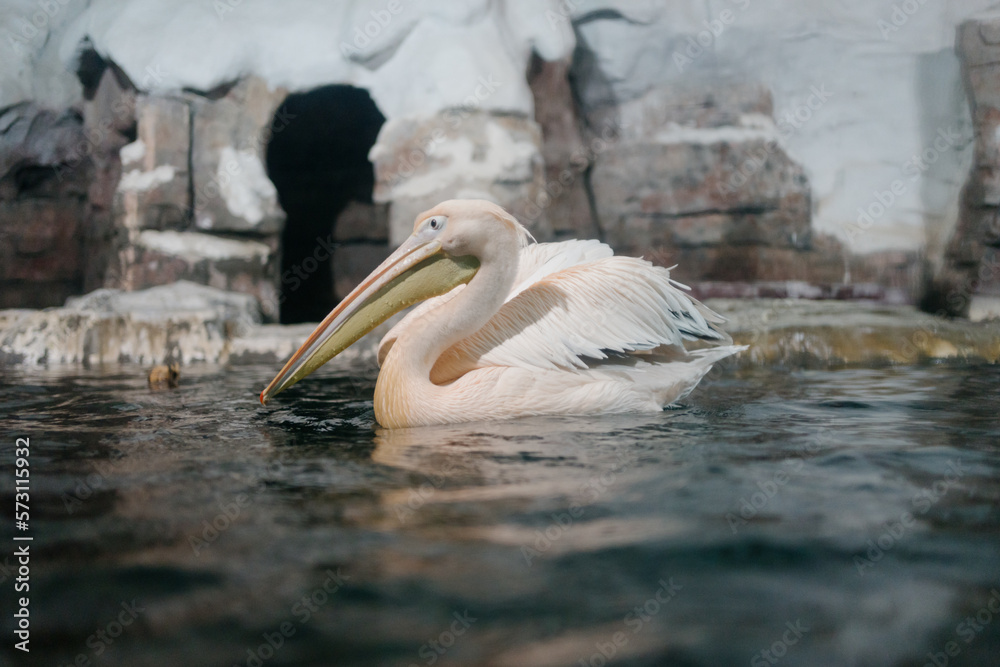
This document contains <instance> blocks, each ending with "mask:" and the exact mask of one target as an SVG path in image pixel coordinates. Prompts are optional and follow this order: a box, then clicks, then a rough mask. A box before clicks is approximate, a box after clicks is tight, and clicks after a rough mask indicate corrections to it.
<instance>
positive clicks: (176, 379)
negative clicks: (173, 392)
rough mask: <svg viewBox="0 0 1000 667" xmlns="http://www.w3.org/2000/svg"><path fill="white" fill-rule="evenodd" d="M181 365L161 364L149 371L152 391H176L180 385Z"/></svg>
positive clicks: (175, 363)
mask: <svg viewBox="0 0 1000 667" xmlns="http://www.w3.org/2000/svg"><path fill="white" fill-rule="evenodd" d="M180 378H181V365H180V364H178V363H177V362H174V363H172V364H170V365H169V366H167V365H166V364H160V365H158V366H153V370H151V371H149V388H150V389H174V388H175V387H177V385H178V384H180Z"/></svg>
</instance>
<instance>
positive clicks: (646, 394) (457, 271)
mask: <svg viewBox="0 0 1000 667" xmlns="http://www.w3.org/2000/svg"><path fill="white" fill-rule="evenodd" d="M530 238H531V237H530V234H529V233H528V231H527V230H526V229H525V228H524V227H523V226H522V225H521V224H520V223H519V222H518V221H517V220H516V219H515V218H514V217H513V216H512V215H510V214H509V213H508V212H507V211H505V210H504V209H502V208H501V207H499V206H497V205H496V204H492V203H490V202H487V201H481V200H451V201H446V202H443V203H441V204H438V205H437V206H435V207H434V208H432V209H430V210H429V211H427V212H425V213H422V214H421V215H419V216H417V220H416V222H415V224H414V227H413V234H412V235H411V236H410V237H409V238H408V239H407V240H406V241H405V242H403V244H402V245H401V246H400V247H399V248H398V249H397V250H396V251H395V252H394V253H392V254H391V255H390V256H389V258H388V259H386V260H385V261H384V262H383V263H382V264H381V265H380V266H379V267H378V268H377V269H375V270H374V271H373V272H372V273H371V275H369V276H368V277H367V278H365V279H364V281H362V282H361V284H360V285H358V287H357V288H356V289H355V290H354V291H353V292H351V293H350V294H348V295H347V296H346V297H345V298H344V300H343V301H341V302H340V304H338V305H337V307H336V308H334V309H333V311H332V312H331V313H330V314H329V315H327V316H326V319H324V320H323V321H322V322H321V323H320V325H319V326H318V327H316V330H315V331H313V333H312V335H310V336H309V338H308V339H307V340H306V342H305V343H303V345H302V347H301V348H299V350H298V351H297V352H296V353H295V354H294V355H292V358H291V359H289V361H288V363H287V364H285V367H284V368H282V369H281V372H280V373H278V375H277V376H276V377H275V378H274V380H272V381H271V384H269V385H268V386H267V388H266V389H264V391H263V392H261V395H260V400H261V403H266V402H267V401H268V400H269V399H270V398H271V397H272V396H274V395H275V394H277V393H279V392H281V391H283V390H285V389H287V388H288V387H290V386H291V385H293V384H295V383H296V382H298V381H299V380H301V379H302V378H304V377H306V376H307V375H309V374H310V373H312V372H313V371H315V370H316V369H317V368H319V367H320V366H322V365H323V364H324V363H326V362H327V361H329V360H330V359H331V358H333V357H334V356H336V355H337V354H339V353H340V352H342V351H343V350H345V349H346V348H347V347H348V346H350V345H351V344H353V343H354V342H355V341H357V340H358V339H359V338H360V337H361V336H363V335H364V334H365V333H367V332H369V331H371V330H372V329H374V328H375V327H376V326H378V325H379V324H381V323H382V322H384V321H385V320H386V319H387V318H389V317H390V316H391V315H393V314H395V313H397V312H399V311H400V310H403V309H404V308H407V307H408V306H411V305H413V304H415V303H417V302H419V301H424V303H422V304H421V305H420V306H418V307H417V308H415V309H414V310H413V312H411V313H409V314H408V315H407V316H406V317H405V318H403V319H402V320H401V321H400V322H399V323H398V324H397V325H396V326H395V327H393V328H392V330H391V331H389V333H388V334H386V336H385V338H383V339H382V342H381V343H380V345H379V350H378V360H379V365H380V366H381V370H380V372H379V375H378V381H377V382H376V385H375V417H376V419H377V420H378V422H379V424H381V425H382V426H384V427H387V428H402V427H409V426H425V425H430V424H447V423H457V422H468V421H483V420H493V419H507V418H511V417H520V416H526V415H566V414H570V415H572V414H595V413H610V412H629V411H653V410H657V411H658V410H662V409H663V406H665V405H667V404H669V403H672V402H674V401H676V400H678V399H679V398H681V397H683V396H685V395H686V394H687V393H688V392H690V391H691V390H692V389H693V388H694V387H695V385H697V384H698V382H699V381H700V380H701V378H702V377H703V376H704V375H705V373H707V372H708V370H709V369H710V368H711V367H712V364H713V363H714V362H716V361H718V360H719V359H722V358H723V357H726V356H728V355H730V354H733V353H735V352H738V351H740V350H742V349H744V348H742V347H738V346H733V345H729V344H728V343H730V342H731V339H730V338H729V337H728V336H727V335H726V334H725V333H723V332H722V331H720V330H719V329H718V328H717V327H716V326H715V325H717V324H719V323H721V322H722V321H723V319H722V318H721V317H720V316H719V315H717V314H715V313H714V312H712V311H711V310H709V309H708V308H706V307H705V306H704V305H702V304H701V303H699V302H698V301H696V300H695V299H692V298H691V297H689V296H688V295H686V294H685V293H684V292H682V291H680V290H679V289H677V288H678V287H683V286H682V285H680V284H679V283H675V282H674V281H672V280H671V279H670V272H669V271H668V270H667V269H665V268H662V267H657V266H653V265H652V264H650V263H649V262H647V261H644V260H642V259H637V258H634V257H620V256H619V257H616V256H614V253H613V251H612V250H611V248H609V247H608V246H607V245H605V244H603V243H601V242H599V241H576V240H574V241H563V242H561V243H530V244H529V239H530ZM685 340H688V341H705V342H708V343H711V344H714V345H716V346H715V347H703V349H698V350H695V351H692V352H689V351H687V350H686V349H685V348H684V341H685Z"/></svg>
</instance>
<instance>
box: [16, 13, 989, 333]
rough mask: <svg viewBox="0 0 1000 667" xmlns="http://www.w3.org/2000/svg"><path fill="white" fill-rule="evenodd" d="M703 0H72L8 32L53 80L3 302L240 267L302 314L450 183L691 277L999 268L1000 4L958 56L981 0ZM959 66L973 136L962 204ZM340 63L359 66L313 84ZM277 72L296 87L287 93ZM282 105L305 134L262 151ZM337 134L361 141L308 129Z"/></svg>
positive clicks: (23, 125) (357, 272)
mask: <svg viewBox="0 0 1000 667" xmlns="http://www.w3.org/2000/svg"><path fill="white" fill-rule="evenodd" d="M716 4H717V3H708V2H705V0H684V1H682V2H677V3H669V4H668V3H656V2H653V3H615V2H597V1H594V2H591V1H589V0H588V1H587V2H582V1H581V2H557V1H556V0H548V1H546V2H535V1H532V0H504V1H503V2H487V0H477V1H476V2H470V3H459V4H456V5H454V6H452V5H448V6H447V7H445V6H442V7H435V8H433V9H430V8H420V7H419V6H417V5H413V4H409V3H401V2H400V3H397V2H395V1H391V2H380V1H376V0H371V1H364V0H358V1H356V2H345V3H329V4H326V5H317V4H315V3H306V2H302V3H292V4H291V5H288V6H284V7H283V8H282V10H281V12H280V13H279V14H275V10H274V8H273V6H272V5H271V4H269V3H267V2H265V1H263V0H244V1H243V2H240V3H215V5H205V4H204V3H198V2H195V1H194V0H181V2H179V3H176V6H175V7H174V9H171V10H170V11H169V12H166V10H164V6H163V5H162V4H159V3H156V2H154V1H153V0H133V1H132V2H130V3H128V4H127V5H125V6H121V5H120V4H119V3H116V2H111V1H110V0H93V1H92V2H91V3H90V4H89V5H88V6H87V7H85V8H80V9H79V11H77V10H73V11H70V10H68V9H67V10H65V11H64V12H63V11H60V13H59V14H58V15H57V16H53V17H50V18H49V19H47V24H46V26H45V30H44V31H42V32H44V35H42V34H41V33H39V35H36V36H35V37H31V38H29V37H25V39H24V43H23V44H21V42H18V44H19V45H20V46H18V49H19V51H18V53H15V54H13V57H14V58H20V59H21V60H19V62H24V63H29V64H30V63H34V64H30V65H26V66H28V67H29V68H30V67H36V68H38V71H37V73H38V74H39V75H41V74H46V75H51V76H52V77H53V81H55V82H58V85H56V83H53V87H52V90H50V91H48V92H45V91H42V90H41V89H40V88H38V86H37V85H35V84H31V85H28V83H30V81H31V80H30V79H24V77H20V78H18V79H17V80H16V81H13V80H12V82H13V84H16V85H10V86H5V87H4V89H3V91H2V94H0V109H2V111H0V240H2V241H3V243H2V244H0V245H2V247H0V259H2V263H0V281H2V287H3V289H2V290H0V294H2V297H0V298H2V299H3V302H2V303H0V305H8V306H22V305H35V306H44V305H56V304H59V303H61V302H62V301H63V300H64V299H65V298H66V296H68V295H70V294H74V293H80V292H83V291H89V290H91V289H94V288H98V287H107V288H115V289H125V290H138V289H143V288H146V287H150V286H154V285H158V284H162V283H166V282H170V281H173V280H190V281H194V282H197V283H201V284H204V285H210V286H214V287H219V288H222V289H228V290H235V291H239V292H244V293H247V294H250V295H252V296H253V297H255V298H256V299H257V300H258V302H259V303H260V305H261V309H262V313H263V316H264V318H265V319H267V320H270V321H276V320H278V319H279V318H280V317H281V315H282V310H283V309H288V307H289V305H294V306H295V308H296V309H297V310H298V312H300V313H304V314H303V315H301V317H300V319H301V318H305V319H314V318H315V317H316V315H315V313H317V312H324V311H325V310H326V309H327V308H328V306H329V304H330V303H331V302H332V301H334V300H335V299H336V296H337V294H340V295H342V294H343V293H344V292H345V291H346V290H348V289H350V287H351V286H352V285H353V284H354V283H355V282H356V281H357V280H358V279H359V278H360V277H361V276H363V275H364V274H365V273H366V272H367V271H368V270H369V269H370V268H371V267H372V266H374V265H375V264H377V262H378V261H379V259H380V258H381V257H382V256H384V255H385V254H386V253H387V252H388V250H389V248H390V247H391V246H392V245H394V244H396V243H398V242H399V241H401V240H402V239H403V238H404V237H405V236H406V234H408V232H409V230H410V228H411V226H412V223H413V218H414V216H415V215H416V214H417V213H419V212H420V211H422V210H424V209H426V208H428V207H430V206H432V205H434V204H435V203H437V202H438V201H441V200H443V199H448V198H454V197H486V198H490V199H493V200H495V201H497V202H498V203H500V204H502V205H504V206H505V207H507V208H509V209H510V210H512V211H513V212H514V213H515V215H517V216H518V217H519V218H520V219H521V220H522V221H523V222H525V224H527V225H528V226H529V228H530V229H531V230H532V231H533V233H534V234H535V236H536V238H538V240H540V241H545V240H551V239H561V238H571V237H594V236H597V237H600V238H603V239H604V240H606V241H608V242H609V243H611V244H612V245H614V246H615V247H616V248H617V249H618V250H619V251H622V252H626V253H631V254H642V255H645V256H647V257H650V258H652V259H654V260H655V261H658V262H661V263H664V264H669V265H672V264H679V265H680V266H679V268H678V270H677V275H678V277H679V278H681V279H683V280H686V281H690V282H693V283H706V284H708V283H711V284H715V283H718V282H720V281H735V282H740V283H759V282H762V281H763V282H782V281H789V280H796V281H804V282H807V283H812V284H814V285H817V286H818V287H817V290H818V291H819V292H822V293H844V290H840V289H839V288H837V287H836V286H837V285H839V284H841V283H849V284H851V283H858V282H862V283H867V282H871V283H876V284H877V285H879V286H880V287H881V288H884V289H892V290H895V292H894V294H896V295H897V297H898V298H903V299H910V300H913V299H914V298H915V297H917V296H919V290H920V285H919V280H918V278H919V276H920V274H921V271H922V270H923V267H924V265H925V263H926V264H927V265H928V266H932V267H936V266H940V267H941V268H940V269H939V274H938V277H937V279H936V280H935V281H934V282H932V283H931V288H930V289H929V292H928V294H930V295H931V296H932V297H934V295H937V296H936V297H934V298H937V300H938V301H940V300H941V299H942V298H943V297H941V295H942V294H944V295H945V296H946V295H947V294H949V293H951V292H954V291H955V289H956V288H955V285H964V286H965V287H962V288H961V289H963V290H964V293H965V294H967V295H968V296H971V294H973V293H975V292H976V291H977V290H979V291H982V290H983V289H987V290H988V289H993V288H991V287H988V286H989V285H991V284H995V282H996V281H995V278H989V277H988V279H983V278H982V277H981V276H979V277H976V278H975V279H972V278H970V277H971V276H973V275H978V274H977V273H976V272H977V271H981V268H982V266H984V265H989V266H992V265H993V264H995V261H994V260H995V257H994V253H995V251H994V250H992V249H991V248H993V247H994V246H995V245H996V241H995V238H994V237H995V236H996V233H995V231H996V230H995V229H993V228H994V227H995V225H994V224H992V222H995V220H996V215H995V208H996V204H997V202H992V198H991V195H990V191H991V190H990V189H991V188H992V185H991V183H992V180H995V179H994V175H993V174H992V172H993V171H995V169H994V167H995V164H992V163H991V160H993V158H994V157H995V156H994V153H996V150H994V149H995V147H993V148H991V147H990V146H991V144H990V142H991V141H992V139H991V138H990V137H992V136H993V134H994V133H993V129H995V128H993V124H995V123H994V121H995V118H994V116H995V115H996V113H995V112H996V110H995V109H993V106H992V104H993V103H992V102H991V100H992V98H993V97H995V91H996V90H997V88H998V87H1000V81H995V80H994V79H995V78H996V77H994V76H993V74H994V72H993V70H994V69H995V65H996V63H994V61H995V60H998V58H995V57H994V56H995V55H996V54H994V53H993V50H995V49H996V42H997V40H996V39H994V35H993V33H994V32H995V31H996V28H995V26H993V24H992V23H990V22H989V21H983V22H974V23H966V24H965V25H963V27H962V30H961V31H960V33H959V42H960V43H959V48H958V54H959V56H960V57H961V58H962V59H963V63H964V70H961V71H960V69H959V61H958V60H957V59H956V58H955V56H954V55H953V54H952V52H951V41H952V39H953V36H952V35H951V33H950V26H953V25H956V24H958V23H959V22H960V20H961V19H963V18H964V16H963V15H962V12H966V13H968V12H972V11H973V10H974V9H976V8H978V7H979V5H980V4H982V5H983V6H984V7H985V6H986V4H987V3H986V0H982V2H980V0H975V2H974V3H973V4H975V5H976V7H972V6H971V5H969V6H968V7H965V9H963V10H962V11H957V10H955V11H952V10H939V9H935V8H933V7H930V6H929V5H928V6H921V8H920V9H919V11H915V12H914V13H913V14H912V15H911V14H907V13H905V12H904V13H903V14H900V15H898V16H897V15H895V14H893V13H892V12H888V13H886V15H885V16H883V15H882V13H880V12H881V11H882V10H881V9H879V8H876V7H874V6H873V5H871V4H870V3H863V2H861V1H860V0H856V1H852V2H849V3H847V5H844V6H838V8H836V9H829V8H828V7H827V6H826V5H825V4H824V3H821V2H819V1H818V0H817V1H816V2H811V1H810V2H804V3H795V4H794V6H789V5H787V4H783V3H780V2H777V0H762V2H757V3H749V2H734V3H731V4H732V6H728V5H727V6H726V7H723V8H720V7H717V6H715V5H716ZM901 11H902V10H901ZM15 13H16V12H15ZM706 17H707V18H706ZM818 17H822V21H825V22H826V23H824V25H825V26H827V28H828V29H827V28H824V30H821V31H816V30H813V29H811V28H809V27H810V26H813V25H814V24H815V22H816V21H818V20H820V18H818ZM13 20H14V21H15V23H16V20H17V17H16V16H15V17H14V19H13ZM151 20H155V22H156V23H157V30H155V31H151V30H149V28H148V26H149V24H150V21H151ZM941 25H944V26H949V28H948V30H945V31H944V32H942V30H941V29H940V26H941ZM935 26H938V27H935ZM807 28H808V29H807ZM802 35H805V37H802ZM800 37H801V39H800ZM6 48H8V46H4V45H0V51H2V50H3V49H6ZM835 54H840V55H836V58H834V55H835ZM838 59H839V60H838ZM834 60H837V62H834ZM59 64H61V66H62V71H54V70H58V68H54V66H55V65H59ZM43 70H44V72H43ZM961 72H964V78H965V81H966V87H967V89H968V90H969V99H970V102H971V105H972V109H973V124H974V126H975V128H976V142H977V144H976V151H975V153H976V155H975V161H976V166H975V168H974V170H973V175H972V180H971V181H970V183H969V184H968V185H967V186H966V188H965V190H964V196H963V199H962V208H961V211H962V212H961V216H959V214H958V211H959V206H958V188H959V180H960V179H957V178H956V177H955V176H954V174H955V173H958V172H959V171H963V169H964V167H963V165H964V162H963V160H966V159H967V158H969V159H971V150H970V149H969V148H968V142H967V140H966V139H964V138H963V137H966V131H967V130H968V122H966V121H963V119H964V118H965V114H967V113H968V112H967V109H966V107H965V102H964V100H963V99H962V97H961V95H958V94H957V93H956V94H955V95H952V94H951V93H952V92H955V91H957V90H958V85H959V84H960V83H961V77H960V73H961ZM4 76H7V75H4ZM19 76H20V75H19ZM22 79H23V80H22ZM4 81H6V79H4ZM921 82H923V83H921ZM74 85H76V86H78V87H79V91H78V94H79V99H74V98H73V93H74ZM921 86H925V87H926V89H925V88H922V87H921ZM335 87H339V88H343V89H348V90H353V91H357V92H359V93H360V95H358V96H354V97H351V96H345V97H336V96H335V95H327V94H326V93H324V94H319V92H318V91H321V90H327V92H329V90H328V89H330V88H335ZM953 88H954V91H953V90H952V89H953ZM941 91H944V92H943V93H942V92H941ZM32 96H35V97H38V98H39V99H42V98H44V99H45V100H46V101H47V102H48V103H49V104H50V105H54V106H55V107H57V108H55V109H54V110H53V109H48V108H45V107H44V106H41V105H38V104H35V103H32V102H29V101H26V100H27V99H30V98H31V97H32ZM991 96H992V97H991ZM292 98H295V100H296V104H299V103H301V104H305V105H306V106H305V107H301V108H306V109H307V108H308V107H309V105H313V108H312V111H311V112H310V111H308V109H307V111H299V112H293V113H290V114H288V113H286V112H287V111H288V109H290V108H300V107H296V106H295V105H292V104H291V102H290V100H292ZM362 98H363V99H364V100H367V103H366V104H369V105H370V106H371V107H372V109H371V110H368V109H367V108H365V109H362V106H360V104H361V103H360V102H351V101H350V100H351V99H355V100H361V99H362ZM334 99H337V100H340V102H337V104H333V103H332V102H330V104H331V105H332V106H329V108H328V110H327V112H326V115H324V112H323V110H322V109H320V108H319V107H318V106H316V105H320V106H321V105H322V104H325V103H327V102H329V101H330V100H334ZM887 99H888V102H886V101H885V100H887ZM338 104H339V105H340V106H337V105H338ZM886 104H888V106H886ZM60 105H61V106H60ZM67 105H68V106H69V109H66V108H65V107H66V106H67ZM352 105H355V106H352ZM335 107H336V108H335ZM323 108H324V109H326V108H327V107H323ZM317 110H318V111H317ZM314 112H315V113H314ZM376 116H377V118H376ZM359 119H361V120H359ZM362 121H363V122H362ZM383 121H385V122H384V125H383V124H382V123H383ZM963 122H965V124H964V125H963ZM285 127H288V128H294V133H295V134H296V135H297V136H299V137H301V136H306V137H308V136H309V135H310V133H312V134H313V136H315V137H316V142H315V143H316V145H315V146H314V147H312V148H313V150H310V147H309V146H308V145H305V144H303V142H302V141H301V139H297V140H296V142H298V143H296V142H291V144H290V145H291V147H290V148H288V147H283V148H282V151H285V152H284V153H283V155H282V157H281V159H277V160H272V159H271V158H273V157H274V154H273V153H272V148H274V147H275V145H276V142H275V136H276V134H275V133H276V132H282V131H283V128H285ZM292 133H293V130H292V129H289V131H288V135H290V134H292ZM288 135H286V136H288ZM331 136H333V137H339V138H341V139H343V138H346V139H351V140H353V143H350V144H349V145H346V144H345V145H342V144H340V143H336V142H333V141H332V140H330V137H331ZM942 137H943V139H942ZM338 140H339V139H338ZM941 141H944V143H943V144H942V145H941V146H940V147H939V146H938V144H939V143H941ZM344 146H346V147H344ZM342 148H343V150H344V151H345V152H350V153H358V154H359V155H360V156H361V157H360V158H358V157H357V156H355V158H352V159H353V161H345V162H334V161H329V160H325V159H324V158H323V157H322V156H318V155H317V154H316V153H317V152H318V151H327V152H330V151H340V150H341V149H342ZM928 151H931V152H932V153H933V154H932V155H930V154H929V153H928ZM911 153H912V154H913V155H914V156H915V158H914V159H916V160H917V162H915V163H913V164H911V160H909V156H910V155H911ZM859 156H861V157H859ZM862 158H863V159H862ZM368 160H370V162H369V161H368ZM993 162H995V160H993ZM959 167H963V169H959ZM910 171H913V173H912V179H911V178H910V176H911V173H910ZM359 174H360V175H361V176H363V177H359ZM365 174H367V175H365ZM991 179H992V180H991ZM897 185H898V187H897ZM286 212H287V215H288V217H287V219H286ZM956 219H958V220H959V223H958V225H957V230H958V231H957V233H956V234H955V235H954V237H953V240H952V241H951V242H950V244H949V243H948V239H949V238H952V237H951V230H952V228H953V227H955V220H956ZM991 230H992V231H991ZM946 247H947V250H946V251H945V250H944V248H946ZM331 258H332V259H331ZM942 258H943V259H942ZM991 258H992V259H991ZM991 262H992V264H991ZM320 277H322V279H320ZM991 280H992V281H993V282H991ZM850 291H851V290H847V292H850ZM862 291H864V290H862ZM866 293H869V294H870V293H873V292H872V291H871V290H868V291H867V292H866ZM934 298H931V299H929V300H928V304H930V305H929V306H928V307H931V306H932V305H933V303H932V302H934ZM945 300H946V299H945ZM948 312H959V313H960V312H964V309H962V308H958V309H951V310H948Z"/></svg>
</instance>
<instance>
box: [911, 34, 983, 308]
mask: <svg viewBox="0 0 1000 667" xmlns="http://www.w3.org/2000/svg"><path fill="white" fill-rule="evenodd" d="M955 49H956V52H957V53H958V55H959V58H960V59H961V61H962V71H963V75H964V79H965V88H966V93H967V94H968V96H969V105H970V107H971V109H972V124H973V128H974V130H975V157H974V160H973V165H972V169H971V171H970V173H969V177H968V180H967V181H966V183H965V186H964V188H963V190H962V199H961V206H960V209H959V221H958V225H957V227H956V228H955V231H954V234H953V235H952V237H951V240H950V241H949V243H948V246H947V248H946V250H945V255H944V262H943V266H942V267H941V268H940V269H939V271H938V272H937V275H935V276H934V277H933V278H932V279H931V283H930V285H929V287H928V289H927V291H926V293H925V294H924V297H923V306H924V308H925V309H926V310H928V311H929V312H940V313H944V314H947V315H960V316H965V315H968V314H969V310H970V307H971V306H972V302H973V299H974V297H975V295H976V294H977V293H980V294H984V295H990V296H992V297H994V298H996V297H1000V134H998V132H1000V96H998V91H1000V19H993V20H974V21H967V22H966V23H963V24H962V25H961V27H960V28H959V30H958V37H957V42H956V45H955Z"/></svg>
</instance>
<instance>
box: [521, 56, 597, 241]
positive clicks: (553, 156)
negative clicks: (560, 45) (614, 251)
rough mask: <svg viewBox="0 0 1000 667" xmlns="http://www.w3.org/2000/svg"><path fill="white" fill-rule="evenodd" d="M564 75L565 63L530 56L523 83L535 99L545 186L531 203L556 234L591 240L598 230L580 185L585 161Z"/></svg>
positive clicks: (581, 139) (582, 185)
mask: <svg viewBox="0 0 1000 667" xmlns="http://www.w3.org/2000/svg"><path fill="white" fill-rule="evenodd" d="M568 73H569V63H567V62H562V61H555V62H547V61H544V60H542V59H541V58H539V57H538V56H537V55H536V56H534V57H533V58H532V62H531V68H530V71H529V73H528V84H529V86H530V87H531V93H532V96H533V97H534V100H535V122H537V123H538V125H539V127H540V128H541V130H542V159H543V160H544V161H545V187H544V190H543V192H542V193H539V200H536V202H535V203H536V204H537V205H538V206H539V209H541V210H543V211H544V212H545V215H546V216H547V218H548V220H549V222H550V223H551V225H552V231H553V233H554V234H555V236H556V237H557V238H559V237H576V238H593V237H595V236H597V235H598V229H597V224H596V222H595V220H594V217H593V212H592V211H591V209H590V201H589V198H588V196H587V189H586V185H585V183H584V171H585V170H586V169H587V168H588V167H589V166H590V159H589V157H588V156H587V152H586V149H585V146H584V142H583V137H582V135H581V131H580V123H579V119H578V118H577V114H576V104H575V103H574V101H573V92H572V90H571V89H570V85H569V78H568ZM522 222H525V223H527V222H528V221H522Z"/></svg>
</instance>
